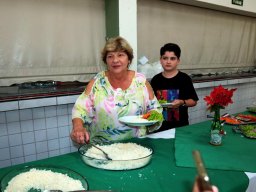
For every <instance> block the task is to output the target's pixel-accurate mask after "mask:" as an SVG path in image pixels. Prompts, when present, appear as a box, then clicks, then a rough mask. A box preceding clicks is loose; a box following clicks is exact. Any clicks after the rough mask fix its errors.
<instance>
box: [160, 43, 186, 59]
mask: <svg viewBox="0 0 256 192" xmlns="http://www.w3.org/2000/svg"><path fill="white" fill-rule="evenodd" d="M166 51H169V52H174V54H175V55H176V56H177V57H178V59H179V58H180V53H181V50H180V47H179V46H178V45H177V44H175V43H167V44H165V45H164V46H163V47H161V49H160V56H163V55H164V53H165V52H166Z"/></svg>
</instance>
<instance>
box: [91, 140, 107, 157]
mask: <svg viewBox="0 0 256 192" xmlns="http://www.w3.org/2000/svg"><path fill="white" fill-rule="evenodd" d="M90 144H91V146H93V147H95V148H96V149H98V150H100V151H101V152H102V153H103V154H104V156H105V157H106V159H107V160H112V159H111V158H110V157H109V156H108V154H107V153H106V152H105V151H103V150H102V149H101V148H99V147H97V146H96V145H94V144H93V143H90Z"/></svg>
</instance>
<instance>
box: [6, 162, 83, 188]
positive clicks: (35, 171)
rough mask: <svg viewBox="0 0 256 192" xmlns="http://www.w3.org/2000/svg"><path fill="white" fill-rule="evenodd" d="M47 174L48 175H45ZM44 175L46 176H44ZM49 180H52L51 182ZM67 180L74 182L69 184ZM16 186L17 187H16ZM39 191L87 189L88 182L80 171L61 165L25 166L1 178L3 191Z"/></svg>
mask: <svg viewBox="0 0 256 192" xmlns="http://www.w3.org/2000/svg"><path fill="white" fill-rule="evenodd" d="M46 174H47V176H45V175H46ZM42 175H44V176H42ZM62 179H64V180H62ZM49 180H52V181H53V182H52V181H50V182H49ZM66 180H68V181H70V182H69V183H73V185H68V186H67V184H65V183H68V182H65V181H66ZM15 188H16V189H15ZM17 188H18V189H19V191H29V192H38V191H44V190H50V189H56V190H57V189H58V190H63V191H64V190H68V191H71V190H87V189H88V182H87V180H86V179H85V178H84V177H83V176H82V175H80V174H79V173H77V172H75V171H73V170H71V169H68V168H66V167H61V166H51V165H44V166H43V165H42V166H40V165H39V166H23V167H20V168H15V169H13V170H12V171H10V172H9V173H7V174H6V175H5V176H4V177H3V178H2V180H1V191H3V192H5V191H7V192H9V191H17Z"/></svg>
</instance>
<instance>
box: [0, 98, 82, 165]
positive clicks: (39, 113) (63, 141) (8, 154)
mask: <svg viewBox="0 0 256 192" xmlns="http://www.w3.org/2000/svg"><path fill="white" fill-rule="evenodd" d="M73 105H74V104H73V103H72V104H64V105H57V106H56V105H54V106H47V107H37V108H29V109H21V110H13V111H6V112H0V141H1V142H0V154H1V156H0V167H6V166H10V165H15V164H20V163H24V162H28V161H34V160H39V159H44V158H48V157H52V156H56V155H61V154H65V153H70V152H73V151H77V148H76V147H75V146H74V145H73V144H72V141H71V140H70V137H69V133H70V130H71V128H72V122H71V109H72V107H73Z"/></svg>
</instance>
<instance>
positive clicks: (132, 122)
mask: <svg viewBox="0 0 256 192" xmlns="http://www.w3.org/2000/svg"><path fill="white" fill-rule="evenodd" d="M119 121H120V122H121V123H124V124H126V125H129V126H149V125H153V124H155V123H157V122H158V121H157V120H147V119H143V118H142V116H141V115H139V116H136V115H132V116H124V117H120V118H119Z"/></svg>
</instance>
